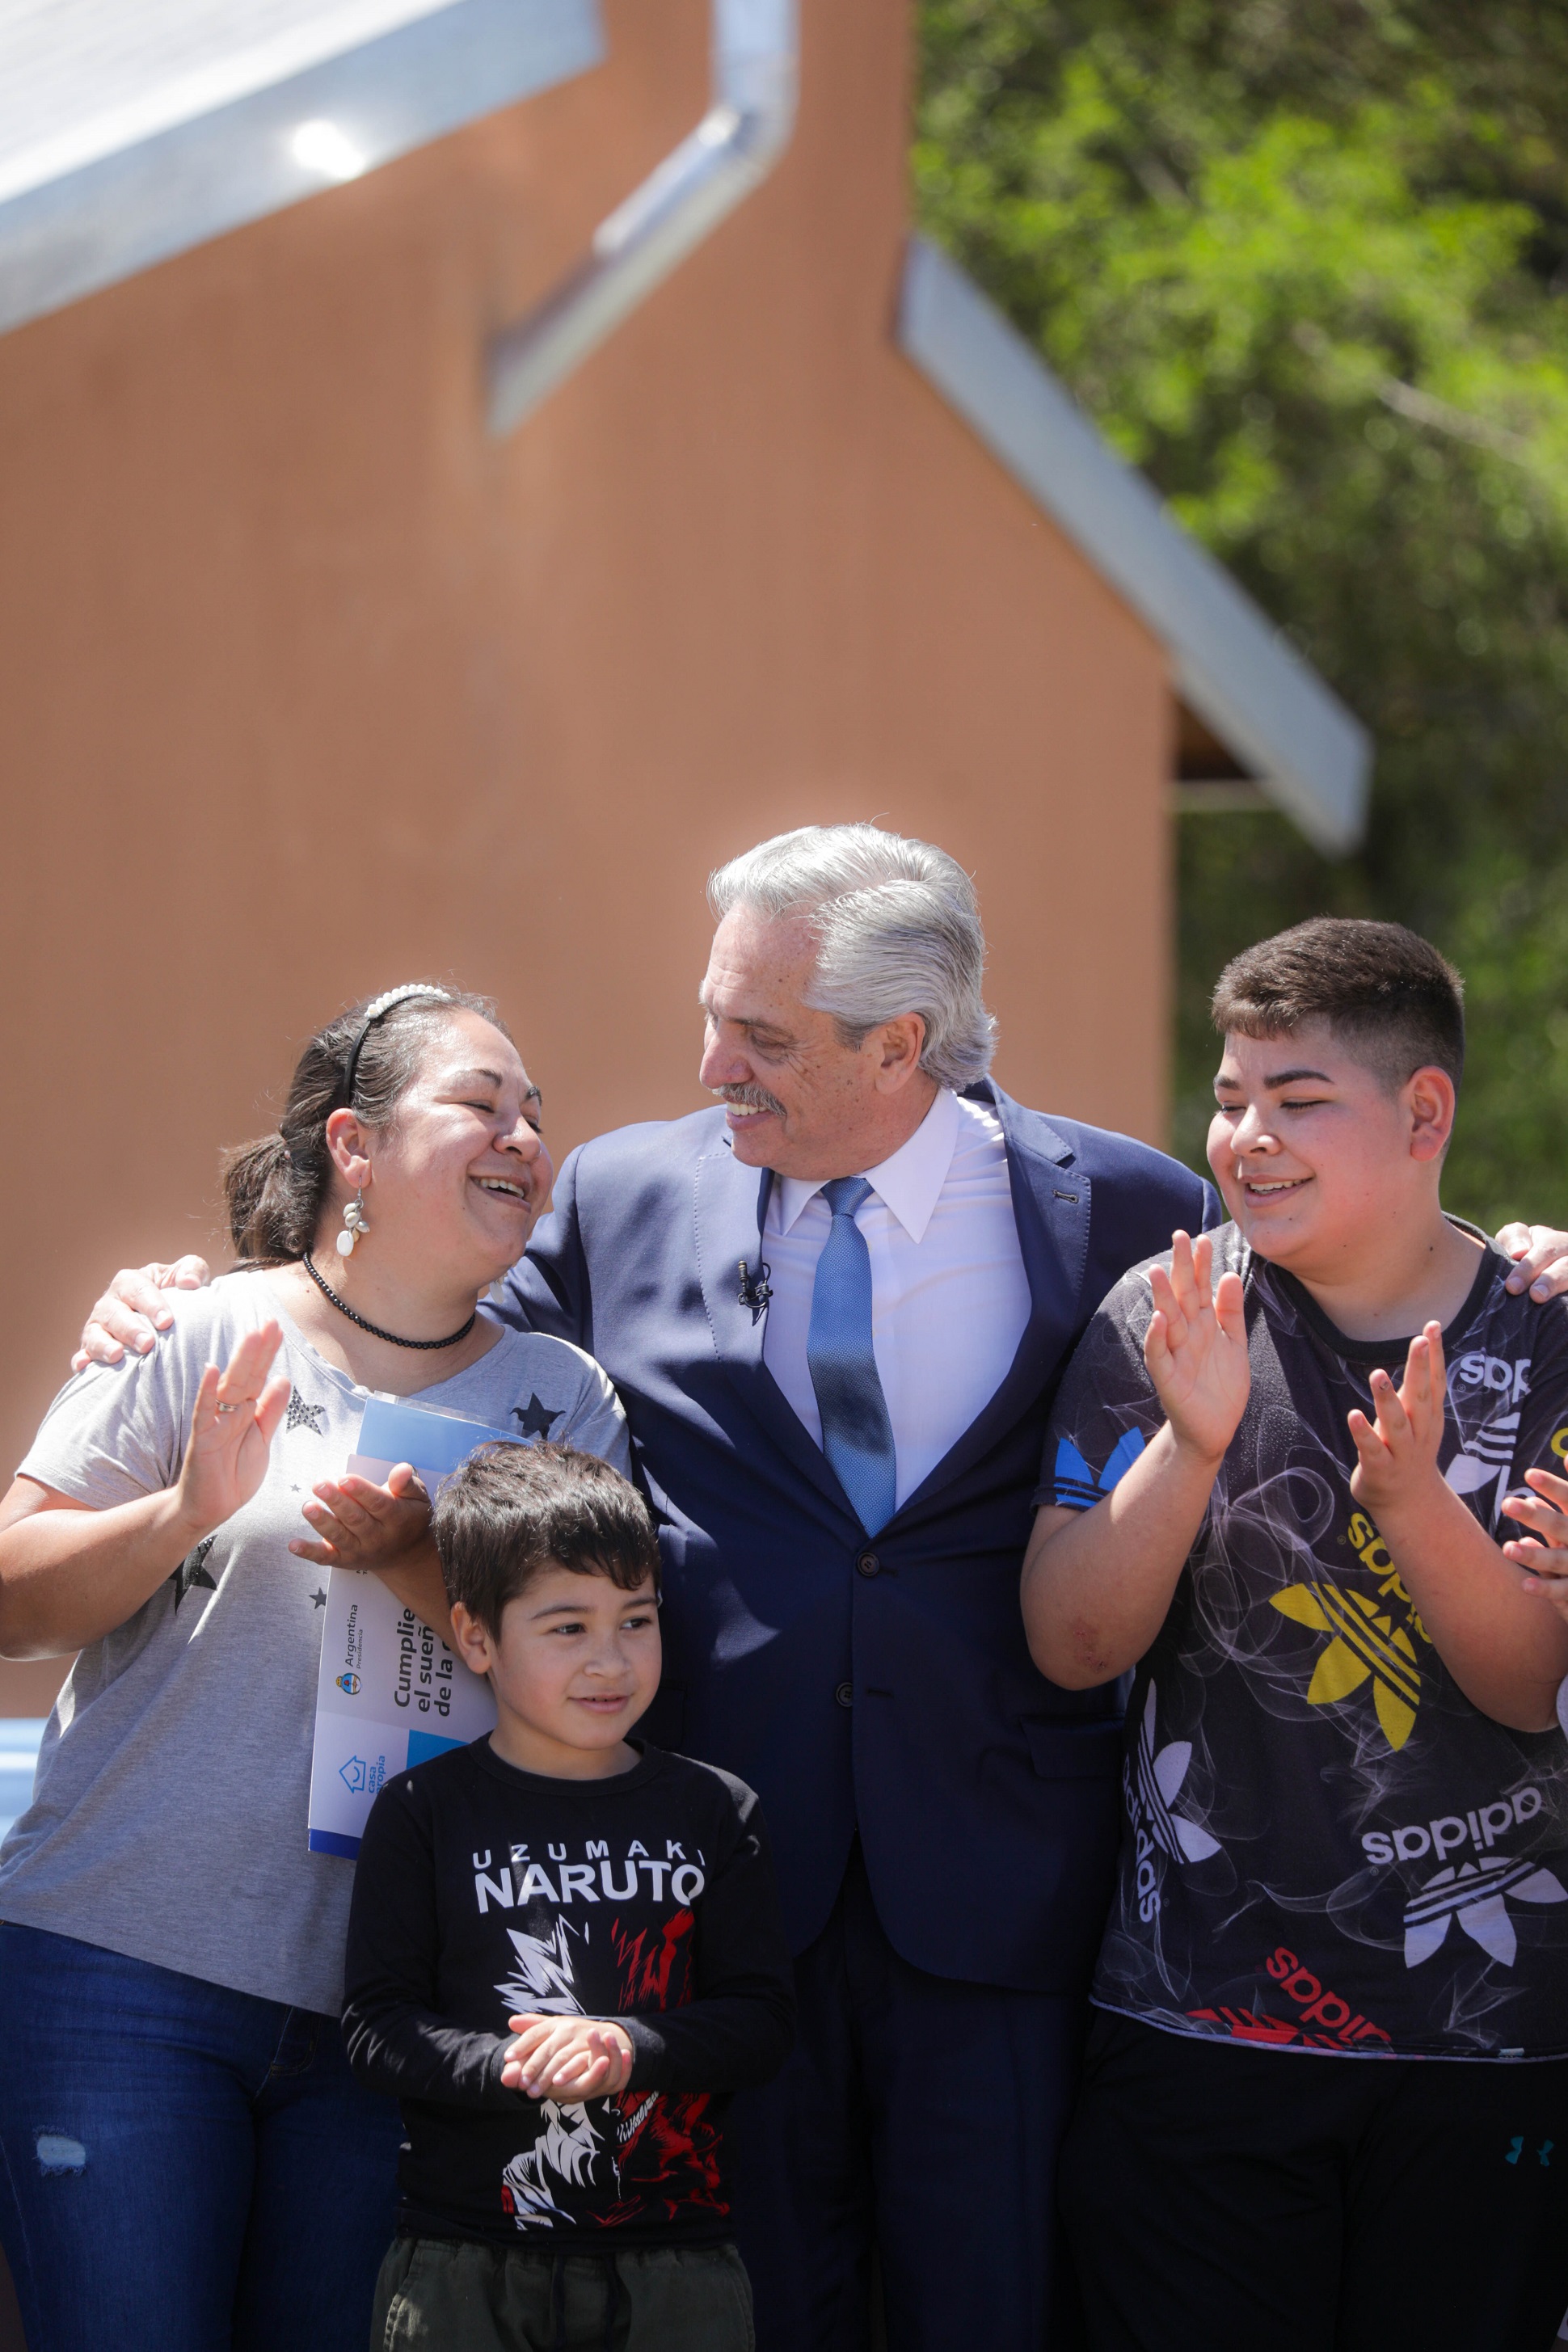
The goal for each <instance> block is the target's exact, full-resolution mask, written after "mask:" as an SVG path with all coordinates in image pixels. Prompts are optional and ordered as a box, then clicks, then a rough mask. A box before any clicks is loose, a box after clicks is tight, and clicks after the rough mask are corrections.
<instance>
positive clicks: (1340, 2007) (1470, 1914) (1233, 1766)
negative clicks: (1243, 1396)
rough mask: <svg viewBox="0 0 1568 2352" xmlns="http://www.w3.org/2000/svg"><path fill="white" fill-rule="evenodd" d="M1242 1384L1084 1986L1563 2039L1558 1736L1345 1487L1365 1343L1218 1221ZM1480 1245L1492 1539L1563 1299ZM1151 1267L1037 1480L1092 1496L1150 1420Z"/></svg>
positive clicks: (1157, 1684) (1260, 2032) (1281, 2022)
mask: <svg viewBox="0 0 1568 2352" xmlns="http://www.w3.org/2000/svg"><path fill="white" fill-rule="evenodd" d="M1213 1239H1214V1243H1215V1271H1216V1273H1217V1272H1219V1271H1220V1270H1222V1269H1225V1268H1227V1267H1231V1268H1234V1269H1235V1270H1236V1271H1237V1273H1239V1274H1240V1275H1241V1276H1242V1278H1243V1282H1244V1284H1245V1286H1246V1288H1247V1328H1248V1352H1249V1356H1250V1359H1251V1370H1252V1392H1251V1396H1250V1399H1249V1402H1248V1404H1247V1412H1246V1413H1245V1415H1244V1417H1243V1420H1242V1423H1241V1425H1240V1427H1239V1428H1238V1430H1237V1434H1236V1436H1235V1438H1234V1439H1233V1440H1232V1443H1231V1446H1230V1448H1229V1451H1228V1452H1227V1454H1226V1461H1225V1464H1224V1465H1223V1467H1222V1470H1221V1473H1220V1475H1219V1478H1218V1479H1217V1480H1216V1482H1215V1487H1214V1490H1213V1494H1212V1496H1211V1498H1210V1504H1209V1508H1208V1511H1207V1513H1206V1515H1205V1519H1204V1522H1203V1524H1202V1526H1201V1528H1200V1529H1199V1531H1198V1534H1197V1537H1196V1538H1195V1539H1194V1544H1193V1548H1192V1551H1191V1553H1190V1555H1189V1558H1188V1560H1187V1564H1186V1568H1185V1570H1184V1574H1183V1576H1182V1579H1181V1580H1180V1582H1179V1584H1178V1586H1177V1589H1176V1592H1175V1595H1174V1598H1173V1601H1172V1605H1171V1609H1170V1612H1169V1614H1168V1615H1167V1618H1166V1621H1165V1623H1164V1625H1163V1628H1162V1630H1161V1632H1160V1633H1159V1634H1158V1635H1157V1637H1156V1639H1155V1641H1154V1643H1153V1644H1152V1647H1151V1649H1150V1651H1149V1653H1148V1654H1147V1655H1146V1656H1145V1657H1144V1658H1143V1659H1142V1662H1141V1664H1139V1666H1138V1668H1137V1670H1136V1674H1135V1677H1134V1684H1133V1689H1132V1693H1131V1701H1130V1704H1129V1707H1128V1720H1127V1746H1126V1753H1125V1759H1124V1763H1123V1769H1122V1797H1123V1807H1124V1828H1123V1843H1122V1854H1121V1870H1120V1875H1119V1885H1118V1890H1117V1895H1116V1899H1115V1902H1114V1905H1113V1907H1112V1913H1111V1917H1110V1922H1109V1925H1108V1927H1107V1931H1106V1936H1105V1940H1104V1943H1103V1945H1102V1948H1101V1952H1100V1967H1099V1969H1098V1972H1097V1977H1096V1983H1095V1990H1094V1999H1095V2000H1097V2001H1098V2002H1099V2003H1100V2004H1101V2005H1102V2006H1104V2007H1107V2008H1110V2009H1117V2010H1121V2011H1126V2012H1128V2013H1130V2014H1131V2015H1134V2016H1139V2017H1142V2018H1144V2019H1146V2020H1147V2021H1149V2022H1151V2023H1155V2024H1159V2025H1161V2026H1163V2027H1165V2028H1166V2029H1167V2030H1169V2031H1172V2032H1185V2033H1198V2034H1204V2033H1207V2034H1213V2035H1218V2036H1225V2037H1227V2038H1232V2039H1237V2040H1242V2041H1247V2042H1263V2043H1266V2044H1269V2045H1273V2046H1290V2047H1297V2048H1300V2047H1311V2048H1319V2049H1331V2050H1337V2051H1347V2050H1354V2051H1355V2052H1357V2053H1358V2054H1367V2055H1372V2054H1375V2053H1377V2052H1378V2051H1380V2050H1381V2051H1384V2052H1387V2051H1390V2050H1394V2051H1405V2052H1410V2053H1419V2054H1425V2055H1432V2056H1454V2057H1469V2058H1482V2057H1489V2056H1495V2057H1501V2056H1507V2055H1524V2054H1531V2055H1534V2054H1542V2055H1545V2054H1548V2053H1555V2052H1558V2051H1561V2050H1563V2049H1564V2048H1568V1995H1565V1994H1564V1993H1563V1990H1561V1988H1563V1986H1564V1985H1568V1976H1565V1975H1564V1971H1563V1963H1564V1961H1565V1960H1568V1745H1565V1743H1564V1741H1563V1738H1562V1737H1561V1736H1560V1735H1559V1734H1556V1733H1550V1734H1547V1733H1521V1732H1515V1731H1511V1730H1510V1729H1509V1728H1508V1727H1506V1726H1504V1725H1502V1724H1500V1723H1498V1722H1495V1721H1493V1720H1492V1719H1491V1718H1489V1717H1487V1716H1485V1715H1483V1714H1481V1713H1480V1712H1479V1709H1477V1708H1476V1707H1474V1706H1471V1705H1470V1703H1469V1701H1468V1698H1467V1697H1466V1696H1465V1695H1464V1693H1463V1692H1462V1691H1461V1690H1460V1689H1459V1687H1458V1685H1457V1684H1456V1683H1455V1681H1454V1679H1453V1677H1452V1675H1450V1674H1449V1673H1448V1671H1447V1666H1446V1665H1445V1664H1444V1662H1443V1659H1442V1657H1441V1656H1440V1654H1438V1652H1437V1650H1436V1647H1435V1645H1434V1643H1433V1641H1432V1638H1431V1635H1430V1633H1428V1632H1427V1629H1426V1625H1425V1624H1424V1623H1423V1622H1422V1618H1421V1613H1420V1611H1419V1610H1418V1608H1417V1607H1416V1605H1415V1601H1414V1600H1413V1598H1412V1595H1411V1593H1410V1591H1409V1590H1408V1589H1407V1588H1406V1586H1405V1580H1404V1579H1403V1578H1402V1576H1401V1575H1400V1574H1399V1572H1398V1570H1397V1569H1396V1567H1395V1565H1394V1560H1393V1559H1392V1557H1391V1555H1390V1553H1389V1551H1388V1549H1387V1547H1386V1545H1385V1544H1384V1542H1383V1539H1382V1538H1381V1536H1380V1534H1379V1532H1378V1529H1377V1527H1376V1525H1375V1523H1374V1521H1373V1518H1372V1517H1371V1515H1370V1514H1369V1513H1368V1512H1366V1511H1365V1510H1363V1509H1362V1508H1361V1507H1359V1506H1358V1504H1357V1502H1356V1500H1355V1497H1354V1496H1353V1495H1352V1492H1351V1486H1350V1478H1351V1472H1352V1468H1353V1466H1354V1459H1355V1457H1354V1451H1353V1447H1352V1443H1351V1440H1350V1436H1349V1433H1348V1430H1347V1428H1346V1415H1347V1413H1348V1412H1349V1411H1350V1409H1351V1408H1352V1406H1359V1407H1360V1409H1361V1410H1362V1411H1363V1412H1367V1411H1369V1410H1370V1406H1371V1395H1370V1386H1369V1381H1370V1370H1371V1367H1372V1362H1373V1360H1378V1359H1377V1356H1376V1350H1375V1349H1373V1348H1372V1346H1371V1344H1370V1343H1366V1344H1361V1343H1356V1342H1352V1341H1346V1340H1344V1339H1343V1336H1342V1335H1341V1334H1336V1333H1335V1332H1334V1331H1333V1329H1332V1327H1331V1325H1329V1324H1328V1323H1327V1320H1326V1318H1323V1317H1322V1316H1321V1311H1320V1310H1318V1309H1317V1308H1316V1307H1315V1304H1314V1303H1313V1302H1312V1301H1310V1299H1309V1298H1307V1297H1306V1295H1305V1294H1304V1293H1302V1292H1301V1291H1300V1287H1299V1286H1295V1285H1292V1284H1290V1283H1289V1279H1288V1278H1284V1277H1281V1276H1279V1273H1278V1271H1277V1270H1276V1269H1273V1268H1270V1267H1268V1266H1267V1265H1265V1264H1264V1263H1263V1262H1262V1261H1260V1260H1258V1259H1256V1258H1253V1257H1252V1256H1251V1255H1250V1253H1249V1252H1247V1249H1246V1247H1245V1244H1243V1243H1242V1242H1241V1240H1240V1237H1239V1235H1238V1234H1237V1232H1236V1229H1235V1227H1234V1226H1231V1227H1226V1228H1223V1229H1221V1231H1220V1232H1219V1233H1217V1234H1215V1235H1214V1237H1213ZM1505 1272H1506V1268H1504V1267H1503V1266H1502V1265H1501V1264H1500V1261H1499V1260H1497V1259H1496V1257H1495V1255H1494V1256H1492V1257H1490V1258H1487V1259H1479V1261H1478V1277H1477V1282H1476V1285H1475V1287H1474V1289H1473V1291H1472V1294H1471V1297H1470V1299H1469V1300H1468V1302H1467V1305H1466V1307H1465V1309H1464V1311H1463V1314H1462V1316H1461V1318H1459V1319H1458V1322H1457V1323H1456V1325H1455V1326H1453V1327H1451V1334H1452V1336H1451V1344H1450V1349H1449V1356H1450V1360H1449V1362H1448V1366H1447V1379H1448V1393H1447V1430H1446V1432H1445V1435H1444V1440H1443V1448H1442V1453H1441V1454H1440V1455H1439V1457H1438V1458H1439V1464H1440V1466H1441V1469H1442V1475H1443V1476H1444V1479H1445V1482H1446V1484H1447V1486H1448V1487H1449V1489H1450V1491H1451V1492H1452V1493H1453V1494H1455V1495H1456V1496H1458V1497H1459V1498H1460V1499H1461V1500H1462V1501H1463V1502H1464V1503H1465V1504H1466V1505H1467V1507H1468V1508H1469V1510H1470V1511H1471V1512H1472V1513H1473V1514H1474V1516H1475V1517H1476V1518H1477V1519H1478V1520H1479V1523H1480V1525H1481V1526H1482V1527H1483V1528H1485V1529H1486V1530H1487V1532H1488V1533H1489V1534H1490V1535H1491V1536H1492V1538H1493V1539H1494V1540H1499V1539H1500V1537H1501V1536H1502V1535H1504V1534H1506V1533H1508V1532H1509V1523H1508V1522H1506V1521H1501V1520H1500V1517H1499V1513H1500V1505H1501V1502H1502V1499H1503V1497H1504V1496H1505V1495H1506V1494H1507V1493H1508V1492H1509V1491H1510V1489H1511V1488H1513V1487H1516V1486H1520V1485H1521V1483H1522V1476H1523V1472H1524V1470H1525V1468H1526V1467H1527V1466H1529V1465H1531V1464H1534V1463H1538V1462H1544V1463H1545V1464H1546V1465H1548V1466H1551V1467H1552V1468H1561V1467H1562V1466H1563V1462H1564V1460H1565V1459H1568V1315H1565V1314H1564V1313H1563V1311H1562V1310H1561V1309H1558V1310H1556V1311H1555V1312H1553V1311H1552V1310H1549V1309H1545V1308H1541V1307H1532V1306H1531V1303H1530V1302H1529V1301H1528V1299H1524V1300H1521V1299H1518V1298H1515V1297H1512V1296H1510V1294H1508V1293H1507V1292H1506V1291H1504V1289H1503V1287H1502V1277H1503V1275H1504V1273H1505ZM1151 1310H1152V1298H1151V1295H1150V1291H1149V1286H1148V1280H1147V1276H1146V1274H1145V1273H1143V1272H1142V1270H1139V1271H1137V1272H1134V1273H1133V1274H1131V1275H1130V1276H1127V1277H1125V1279H1124V1280H1123V1282H1122V1283H1121V1285H1119V1286H1118V1288H1117V1289H1116V1290H1115V1291H1113V1292H1112V1293H1111V1295H1110V1298H1109V1299H1107V1301H1106V1302H1105V1305H1104V1307H1101V1309H1100V1313H1099V1315H1098V1316H1097V1317H1096V1318H1095V1320H1094V1322H1093V1323H1092V1324H1091V1325H1090V1328H1089V1332H1088V1334H1087V1335H1086V1337H1085V1339H1084V1341H1083V1343H1082V1344H1081V1346H1080V1348H1079V1353H1078V1355H1077V1356H1076V1357H1075V1359H1074V1360H1073V1363H1072V1365H1071V1366H1070V1368H1069V1370H1068V1377H1067V1379H1066V1380H1065V1381H1064V1382H1063V1386H1062V1389H1061V1391H1060V1393H1059V1395H1058V1400H1057V1403H1056V1406H1055V1408H1054V1412H1053V1418H1052V1425H1051V1432H1050V1438H1049V1442H1048V1445H1047V1472H1048V1474H1049V1484H1048V1492H1049V1495H1050V1498H1051V1499H1053V1500H1054V1501H1055V1502H1056V1503H1057V1504H1058V1505H1059V1506H1064V1507H1067V1508H1068V1509H1074V1510H1089V1509H1092V1508H1093V1507H1095V1506H1096V1504H1098V1503H1099V1502H1100V1500H1101V1499H1102V1498H1103V1496H1106V1495H1107V1494H1109V1493H1110V1491H1111V1489H1112V1488H1113V1487H1114V1486H1116V1485H1117V1483H1118V1481H1119V1480H1120V1479H1121V1477H1122V1476H1124V1475H1126V1473H1127V1471H1128V1470H1130V1469H1131V1466H1132V1465H1133V1464H1134V1463H1135V1462H1136V1461H1137V1460H1138V1459H1139V1457H1140V1456H1141V1454H1142V1451H1143V1448H1144V1446H1145V1445H1146V1444H1148V1443H1149V1441H1150V1440H1151V1439H1152V1437H1153V1435H1154V1434H1155V1433H1156V1432H1157V1431H1158V1429H1159V1428H1160V1426H1161V1423H1162V1419H1163V1416H1162V1414H1161V1412H1160V1407H1159V1404H1158V1402H1157V1400H1156V1398H1155V1396H1154V1393H1153V1388H1152V1382H1151V1381H1150V1379H1149V1376H1148V1373H1147V1371H1146V1370H1145V1367H1144V1364H1143V1360H1142V1347H1143V1339H1144V1334H1145V1332H1146V1330H1147V1327H1148V1319H1149V1315H1150V1312H1151Z"/></svg>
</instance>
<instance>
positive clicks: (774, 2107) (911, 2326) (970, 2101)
mask: <svg viewBox="0 0 1568 2352" xmlns="http://www.w3.org/2000/svg"><path fill="white" fill-rule="evenodd" d="M795 1990H796V1994H797V1997H798V2000H799V2004H800V2008H799V2026H798V2032H797V2038H796V2042H795V2052H794V2054H793V2056H792V2058H791V2060H790V2063H789V2064H788V2066H787V2067H786V2069H785V2071H784V2074H782V2075H781V2076H780V2078H779V2080H778V2081H777V2082H776V2083H774V2084H770V2085H769V2086H768V2088H767V2089H766V2090H764V2091H755V2092H747V2093H746V2094H745V2095H743V2096H742V2097H741V2098H738V2099H737V2100H736V2102H735V2105H734V2107H733V2109H732V2110H731V2122H730V2126H729V2127H728V2130H729V2137H730V2140H731V2150H732V2153H733V2157H734V2160H735V2190H736V2194H735V2214H734V2218H735V2224H736V2232H735V2233H736V2238H737V2241H738V2242H739V2245H740V2249H741V2252H742V2256H743V2257H744V2260H745V2264H746V2268H747V2270H748V2271H749V2272H750V2273H751V2279H752V2300H753V2305H754V2309H755V2313H756V2329H757V2346H758V2352H867V2347H868V2345H869V2343H870V2340H871V2337H870V2329H871V2319H870V2309H871V2263H872V2250H873V2247H875V2249H876V2252H877V2255H878V2258H879V2267H880V2273H881V2293H882V2303H883V2309H884V2312H885V2315H886V2328H887V2343H888V2347H889V2352H1078V2347H1079V2343H1080V2338H1079V2335H1078V2332H1077V2329H1076V2326H1075V2324H1074V2319H1073V2315H1072V2305H1071V2303H1070V2300H1069V2292H1070V2291H1069V2288H1068V2281H1067V2278H1066V2275H1065V2265H1064V2263H1063V2261H1062V2257H1061V2237H1060V2231H1059V2229H1058V2223H1057V2220H1056V2166H1057V2151H1058V2146H1059V2143H1060V2140H1061V2136H1062V2132H1063V2130H1064V2128H1065V2126H1066V2123H1067V2118H1068V2113H1069V2111H1070V2108H1071V2104H1072V2097H1073V2093H1074V2090H1075V2088H1076V2084H1077V2079H1078V2068H1079V2053H1080V2050H1081V2045H1082V2037H1083V2032H1084V2025H1085V2013H1084V2008H1083V2004H1082V2003H1081V2002H1080V2001H1079V2000H1076V1999H1067V1998H1058V1997H1057V1996H1055V1995H1052V1994H1047V1993H1028V1992H1010V1991H1007V1990H1004V1989H1002V1988H999V1987H996V1986H992V1985H974V1984H961V1983H956V1982H953V1981H952V1980H951V1979H947V1978H944V1977H933V1976H928V1975H926V1974H925V1972H924V1971H923V1970H922V1969H915V1968H911V1967H910V1964H909V1962H908V1961H907V1960H903V1959H900V1957H899V1955H898V1953H897V1952H895V1951H894V1949H893V1948H892V1946H891V1945H890V1944H889V1941H888V1938H887V1937H886V1935H885V1934H884V1933H883V1930H882V1927H881V1924H880V1922H879V1919H878V1917H877V1914H876V1910H875V1907H874V1906H873V1904H872V1900H871V1891H870V1887H869V1885H868V1883H867V1878H866V1871H865V1865H864V1864H863V1862H862V1861H861V1859H860V1854H859V1849H858V1847H857V1848H856V1850H855V1853H854V1854H853V1855H852V1857H851V1860H850V1864H849V1868H848V1871H847V1874H846V1876H845V1882H844V1886H843V1889H842V1891H841V1893H840V1895H839V1898H838V1903H837V1907H836V1908H835V1911H834V1914H833V1916H832V1918H831V1919H830V1920H829V1922H828V1924H827V1926H826V1928H825V1929H824V1931H823V1933H822V1934H821V1936H820V1937H818V1938H817V1940H816V1943H815V1944H813V1945H812V1947H811V1948H810V1949H809V1950H808V1951H806V1952H805V1953H803V1954H802V1956H801V1958H799V1959H798V1960H797V1961H796V1963H795Z"/></svg>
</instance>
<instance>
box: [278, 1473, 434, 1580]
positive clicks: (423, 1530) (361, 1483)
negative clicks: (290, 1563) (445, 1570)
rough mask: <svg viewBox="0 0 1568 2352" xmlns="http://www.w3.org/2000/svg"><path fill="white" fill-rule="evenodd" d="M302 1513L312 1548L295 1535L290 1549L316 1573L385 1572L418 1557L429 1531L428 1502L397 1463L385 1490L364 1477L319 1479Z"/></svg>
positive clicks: (416, 1477) (415, 1480) (417, 1483)
mask: <svg viewBox="0 0 1568 2352" xmlns="http://www.w3.org/2000/svg"><path fill="white" fill-rule="evenodd" d="M311 1493H312V1496H313V1499H312V1500H311V1501H310V1502H309V1503H307V1504H305V1506H304V1513H305V1517H306V1518H307V1519H309V1521H310V1525H311V1527H312V1528H314V1530H315V1534H316V1540H315V1542H314V1543H311V1542H310V1541H308V1540H307V1539H306V1538H304V1537H303V1536H296V1537H295V1538H294V1540H293V1542H292V1543H291V1544H290V1545H289V1550H290V1551H291V1552H294V1553H295V1554H297V1555H298V1557H299V1558H300V1559H313V1560H314V1561H315V1562H316V1563H317V1565H318V1567H321V1568H354V1569H375V1570H384V1569H389V1568H396V1567H397V1566H399V1564H400V1563H403V1562H405V1561H407V1560H409V1559H412V1558H413V1557H414V1556H415V1555H423V1553H424V1552H425V1550H426V1544H427V1541H428V1537H429V1531H430V1497H429V1496H428V1495H427V1494H426V1491H425V1488H424V1486H422V1485H421V1483H420V1479H419V1475H418V1473H417V1471H416V1470H415V1469H414V1468H413V1467H412V1465H410V1464H409V1463H406V1462H399V1463H398V1464H397V1465H396V1466H395V1468H394V1469H393V1470H392V1471H391V1472H390V1473H389V1475H388V1477H387V1481H386V1484H385V1486H376V1485H374V1482H373V1481H372V1480H371V1479H369V1478H355V1477H347V1478H339V1479H336V1480H333V1479H330V1478H323V1479H322V1480H321V1484H320V1485H319V1486H315V1487H313V1488H312V1490H311Z"/></svg>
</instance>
